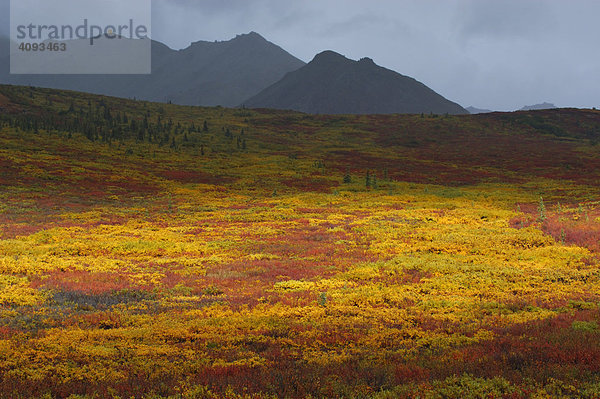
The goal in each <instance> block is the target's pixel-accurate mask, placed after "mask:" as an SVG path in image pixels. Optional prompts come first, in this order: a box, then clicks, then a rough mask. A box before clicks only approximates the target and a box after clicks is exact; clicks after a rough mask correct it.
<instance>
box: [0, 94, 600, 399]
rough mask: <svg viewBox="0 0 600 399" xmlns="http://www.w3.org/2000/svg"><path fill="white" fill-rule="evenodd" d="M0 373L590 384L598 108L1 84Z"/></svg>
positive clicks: (526, 392)
mask: <svg viewBox="0 0 600 399" xmlns="http://www.w3.org/2000/svg"><path fill="white" fill-rule="evenodd" d="M0 123H1V126H0V188H1V189H0V397H2V398H28V397H40V398H42V397H45V398H50V397H55V398H66V397H69V396H70V395H71V397H72V398H81V397H89V398H95V397H98V398H104V397H122V398H130V397H135V398H223V397H226V398H329V397H344V398H398V397H400V398H401V397H425V398H448V397H450V398H471V397H472V398H488V397H492V398H500V397H506V398H526V397H576V396H578V397H588V398H597V397H600V372H599V371H600V370H599V368H600V329H599V328H598V322H599V316H600V307H599V306H600V271H599V265H600V262H599V253H600V247H599V244H598V242H599V238H600V198H599V197H598V189H599V186H600V176H599V175H600V156H599V155H598V138H599V137H600V112H597V111H583V110H553V111H541V112H531V113H514V114H491V115H479V116H460V117H453V116H436V115H409V116H335V117H333V116H307V115H303V114H297V113H287V112H272V111H266V110H262V111H261V110H228V109H221V108H210V109H209V108H192V107H180V106H174V105H166V104H152V103H145V102H138V101H129V100H120V99H112V98H106V97H99V96H92V95H84V94H79V93H69V92H61V91H54V90H43V89H33V88H24V87H11V86H0Z"/></svg>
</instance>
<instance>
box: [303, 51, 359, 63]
mask: <svg viewBox="0 0 600 399" xmlns="http://www.w3.org/2000/svg"><path fill="white" fill-rule="evenodd" d="M327 61H350V60H349V59H348V58H346V57H344V56H343V55H341V54H339V53H336V52H335V51H332V50H325V51H322V52H320V53H319V54H317V55H315V58H313V60H312V63H319V62H327Z"/></svg>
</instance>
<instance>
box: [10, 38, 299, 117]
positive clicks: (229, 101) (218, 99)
mask: <svg viewBox="0 0 600 399" xmlns="http://www.w3.org/2000/svg"><path fill="white" fill-rule="evenodd" d="M5 52H6V53H7V51H5ZM6 60H8V58H6ZM0 62H2V64H6V62H7V61H2V58H1V57H0ZM303 65H305V63H304V62H303V61H301V60H299V59H297V58H296V57H294V56H292V55H290V54H289V53H288V52H286V51H285V50H283V49H282V48H281V47H279V46H277V45H275V44H273V43H271V42H269V41H267V40H266V39H265V38H263V37H262V36H260V35H259V34H258V33H255V32H250V33H249V34H244V35H238V36H237V37H235V38H234V39H231V40H228V41H221V42H207V41H199V42H195V43H192V44H191V45H190V46H189V47H188V48H186V49H184V50H179V51H177V50H173V49H170V48H169V47H167V46H165V45H164V44H162V43H160V42H156V41H153V42H152V74H151V75H8V72H7V71H8V69H7V68H5V67H4V65H3V66H2V69H0V82H1V83H10V84H18V85H28V86H39V87H49V88H58V89H68V90H76V91H83V92H89V93H96V94H105V95H111V96H117V97H127V98H132V97H136V98H138V99H143V100H149V101H159V102H167V101H171V102H173V103H176V104H182V105H202V106H214V105H222V106H227V107H233V106H236V105H238V104H240V103H241V102H242V101H244V100H245V99H247V98H249V97H250V96H253V95H255V94H256V93H258V92H259V91H261V90H262V89H264V88H265V87H267V86H269V85H271V84H273V83H275V82H277V81H278V80H279V79H281V78H282V77H283V76H284V75H285V74H286V73H288V72H290V71H294V70H296V69H298V68H300V67H302V66H303Z"/></svg>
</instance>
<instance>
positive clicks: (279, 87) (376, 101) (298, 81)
mask: <svg viewBox="0 0 600 399" xmlns="http://www.w3.org/2000/svg"><path fill="white" fill-rule="evenodd" d="M243 105H244V106H246V107H249V108H274V109H291V110H296V111H301V112H307V113H313V114H394V113H422V112H426V113H430V112H433V113H436V114H444V113H449V114H467V113H468V112H467V111H466V110H465V109H464V108H462V107H461V106H460V105H458V104H456V103H453V102H451V101H448V100H447V99H445V98H444V97H442V96H440V95H439V94H437V93H436V92H434V91H433V90H431V89H429V88H428V87H427V86H425V85H424V84H422V83H420V82H418V81H416V80H415V79H413V78H410V77H408V76H403V75H401V74H399V73H397V72H394V71H392V70H389V69H386V68H383V67H381V66H378V65H377V64H375V62H374V61H373V60H372V59H370V58H362V59H361V60H360V61H354V60H351V59H348V58H346V57H345V56H343V55H341V54H338V53H336V52H335V51H331V50H327V51H323V52H321V53H319V54H317V55H316V56H315V57H314V58H313V60H312V61H311V62H310V63H308V64H307V65H305V66H304V67H302V68H300V69H299V70H297V71H294V72H291V73H288V74H287V75H286V76H285V77H284V78H283V79H281V80H280V81H279V82H277V83H275V84H273V85H272V86H270V87H267V88H266V89H265V90H263V91H262V92H260V93H258V94H257V95H255V96H254V97H252V98H250V99H248V100H247V101H246V102H244V103H243Z"/></svg>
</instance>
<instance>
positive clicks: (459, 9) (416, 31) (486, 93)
mask: <svg viewBox="0 0 600 399" xmlns="http://www.w3.org/2000/svg"><path fill="white" fill-rule="evenodd" d="M6 1H7V0H0V2H5V3H6ZM14 1H18V0H14ZM99 1H101V0H99ZM152 3H153V9H152V12H153V26H152V31H153V38H154V39H155V40H158V41H161V42H163V43H165V44H167V45H169V46H170V47H173V48H177V49H178V48H184V47H187V46H188V45H189V44H190V43H191V42H193V41H197V40H227V39H230V38H232V37H234V36H235V35H236V34H239V33H247V32H249V31H256V32H258V33H260V34H261V35H262V36H264V37H265V38H266V39H268V40H269V41H271V42H273V43H275V44H277V45H279V46H281V47H283V48H284V49H286V50H287V51H289V52H290V53H291V54H293V55H295V56H296V57H298V58H300V59H302V60H304V61H310V60H311V59H312V58H313V56H314V55H315V54H316V53H318V52H320V51H323V50H328V49H330V50H334V51H337V52H339V53H341V54H343V55H345V56H347V57H349V58H352V59H359V58H362V57H370V58H373V59H374V61H375V62H376V63H377V64H379V65H381V66H384V67H386V68H390V69H393V70H395V71H397V72H400V73H402V74H404V75H409V76H412V77H414V78H416V79H417V80H420V81H421V82H423V83H425V84H426V85H428V86H429V87H431V88H432V89H434V90H435V91H437V92H438V93H440V94H442V95H443V96H445V97H447V98H448V99H450V100H453V101H456V102H458V103H460V104H461V105H463V106H465V107H466V106H470V105H474V106H476V107H479V108H489V109H494V110H514V109H516V108H520V107H521V106H523V105H529V104H535V103H540V102H544V101H548V102H552V103H554V104H556V105H557V106H577V107H600V44H599V42H600V23H599V22H598V18H599V17H600V1H598V0H373V1H370V2H367V1H366V0H294V1H291V0H152ZM0 11H3V12H0V15H2V16H0V23H1V24H2V25H6V24H7V23H8V21H7V18H6V15H7V14H8V12H7V11H6V10H0ZM4 11H5V12H4Z"/></svg>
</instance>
